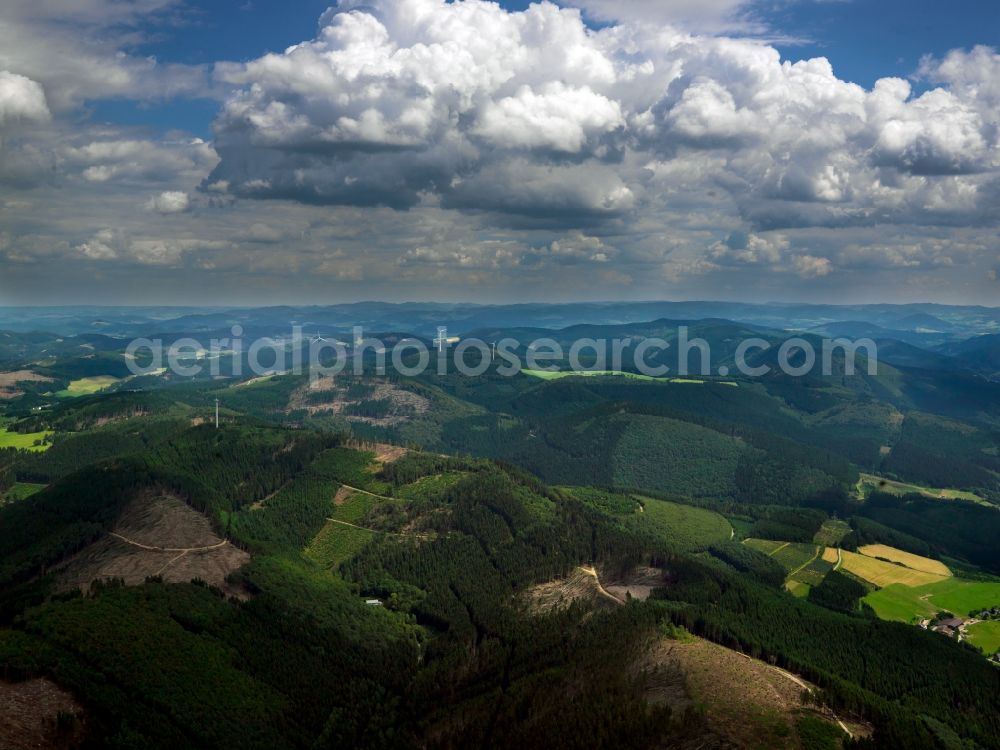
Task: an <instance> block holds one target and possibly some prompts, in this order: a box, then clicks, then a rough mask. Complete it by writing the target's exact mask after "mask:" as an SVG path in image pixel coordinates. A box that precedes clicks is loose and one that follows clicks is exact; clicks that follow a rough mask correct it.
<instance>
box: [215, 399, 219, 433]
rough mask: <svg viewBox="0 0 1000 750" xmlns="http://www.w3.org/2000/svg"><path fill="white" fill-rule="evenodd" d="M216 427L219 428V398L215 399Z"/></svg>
mask: <svg viewBox="0 0 1000 750" xmlns="http://www.w3.org/2000/svg"><path fill="white" fill-rule="evenodd" d="M215 429H219V399H215Z"/></svg>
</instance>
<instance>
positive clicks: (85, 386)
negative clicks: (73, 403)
mask: <svg viewBox="0 0 1000 750" xmlns="http://www.w3.org/2000/svg"><path fill="white" fill-rule="evenodd" d="M117 382H118V378H115V377H112V376H111V375H97V376H95V377H92V378H80V379H79V380H74V381H72V382H71V383H70V384H69V386H68V387H67V388H65V389H63V390H61V391H56V393H55V396H56V397H57V398H77V397H78V396H90V395H93V394H94V393H97V392H99V391H103V390H104V389H105V388H108V387H109V386H112V385H114V384H115V383H117Z"/></svg>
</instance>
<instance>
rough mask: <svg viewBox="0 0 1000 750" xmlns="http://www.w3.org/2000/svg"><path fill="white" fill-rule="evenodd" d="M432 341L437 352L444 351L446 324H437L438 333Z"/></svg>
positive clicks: (446, 343)
mask: <svg viewBox="0 0 1000 750" xmlns="http://www.w3.org/2000/svg"><path fill="white" fill-rule="evenodd" d="M434 343H435V344H436V345H437V348H438V352H439V353H440V352H443V351H444V348H445V347H446V346H447V345H448V326H438V335H437V338H436V339H434Z"/></svg>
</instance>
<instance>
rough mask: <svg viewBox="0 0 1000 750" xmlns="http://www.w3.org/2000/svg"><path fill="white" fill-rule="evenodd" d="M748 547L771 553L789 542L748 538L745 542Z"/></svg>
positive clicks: (766, 553) (767, 553)
mask: <svg viewBox="0 0 1000 750" xmlns="http://www.w3.org/2000/svg"><path fill="white" fill-rule="evenodd" d="M743 543H744V544H745V545H746V546H747V547H751V548H753V549H755V550H757V551H758V552H763V553H764V554H765V555H770V554H772V553H774V552H777V551H778V550H779V549H781V548H782V547H784V546H785V545H786V544H788V542H775V541H773V540H771V539H746V540H744V542H743Z"/></svg>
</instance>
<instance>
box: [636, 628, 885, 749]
mask: <svg viewBox="0 0 1000 750" xmlns="http://www.w3.org/2000/svg"><path fill="white" fill-rule="evenodd" d="M647 659H648V662H647V663H648V664H650V665H663V664H670V665H674V666H676V667H678V668H679V669H680V670H681V671H682V672H683V673H684V675H685V676H686V680H687V690H688V693H689V694H690V696H691V698H692V699H693V700H694V702H695V704H696V705H698V706H700V707H701V708H703V709H704V712H705V717H706V719H707V721H708V724H709V726H710V727H711V728H712V730H713V731H714V732H716V733H717V734H718V735H719V736H720V737H723V738H725V739H726V741H727V742H726V746H727V747H734V748H761V747H767V748H800V747H801V746H802V745H801V742H800V740H799V737H798V734H797V732H796V728H795V723H796V718H797V717H799V716H801V715H803V714H805V713H811V714H813V715H816V716H819V717H821V718H823V719H825V720H827V721H830V722H832V723H834V724H837V723H838V722H839V721H841V720H843V721H844V725H845V726H846V727H847V729H848V730H849V731H850V732H851V733H852V734H853V735H854V736H863V735H867V734H870V733H871V728H870V727H867V726H865V725H863V724H860V723H857V722H853V721H848V720H846V719H845V718H844V717H838V716H836V715H834V714H833V713H832V712H830V711H829V710H825V709H817V708H816V707H815V706H811V705H806V704H804V703H803V701H802V694H803V692H804V691H805V690H809V691H813V690H815V689H816V688H815V686H814V685H812V684H810V683H809V682H807V681H805V680H803V679H802V678H800V677H798V676H796V675H793V674H791V673H790V672H787V671H784V670H782V669H778V668H776V667H773V666H771V665H769V664H766V663H764V662H762V661H759V660H757V659H751V658H750V657H749V656H746V655H745V654H741V653H739V652H737V651H732V650H730V649H727V648H724V647H722V646H719V645H716V644H714V643H711V642H709V641H705V640H702V639H701V638H693V637H692V638H690V639H688V640H669V639H665V638H664V639H661V640H659V641H657V642H656V643H655V644H654V645H653V647H652V649H651V651H650V653H649V655H648V657H647Z"/></svg>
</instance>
